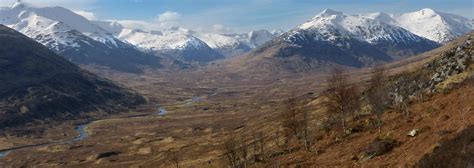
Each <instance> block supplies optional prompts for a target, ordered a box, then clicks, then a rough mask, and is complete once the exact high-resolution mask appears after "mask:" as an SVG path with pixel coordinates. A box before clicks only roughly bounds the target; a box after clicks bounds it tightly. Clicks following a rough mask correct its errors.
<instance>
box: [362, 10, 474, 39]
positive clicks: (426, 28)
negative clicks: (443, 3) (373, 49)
mask: <svg viewBox="0 0 474 168" xmlns="http://www.w3.org/2000/svg"><path fill="white" fill-rule="evenodd" d="M361 16H364V17H367V18H371V19H376V20H379V21H381V22H384V23H387V24H391V25H395V26H399V27H403V28H405V29H407V30H409V31H410V32H412V33H414V34H416V35H418V36H421V37H425V38H427V39H430V40H432V41H436V42H438V43H441V44H444V43H447V42H449V41H451V40H454V39H456V38H458V37H460V36H462V35H464V34H466V33H468V32H470V31H472V30H473V28H474V27H473V20H470V19H467V18H464V17H462V16H458V15H453V14H448V13H443V12H438V11H435V10H433V9H429V8H425V9H421V10H419V11H415V12H410V13H403V14H386V13H369V14H363V15H361Z"/></svg>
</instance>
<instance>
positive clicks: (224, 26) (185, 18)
mask: <svg viewBox="0 0 474 168" xmlns="http://www.w3.org/2000/svg"><path fill="white" fill-rule="evenodd" d="M15 2H16V0H0V4H1V5H0V6H3V7H9V6H11V5H12V4H13V3H15ZM22 2H26V3H28V4H32V5H34V6H39V7H45V6H61V7H65V8H67V9H70V10H72V11H74V12H76V13H78V14H80V15H82V16H84V17H86V18H87V19H89V20H107V21H117V22H119V23H121V24H122V25H124V26H125V27H128V28H134V29H142V30H147V31H150V30H160V29H165V28H170V27H183V28H187V29H192V30H196V31H201V32H206V31H207V32H213V33H244V32H249V31H252V30H261V29H266V30H277V29H280V30H283V31H288V30H290V29H292V28H294V27H296V26H297V25H299V24H301V23H303V22H305V21H307V20H309V19H311V18H312V17H313V16H315V15H317V14H318V13H320V12H321V11H323V10H324V9H332V10H335V11H341V12H343V13H345V14H349V15H354V14H364V13H374V12H382V13H390V14H397V13H407V12H414V11H418V10H421V9H424V8H430V9H433V10H436V11H439V12H443V13H450V14H455V15H459V16H463V17H466V18H468V19H473V17H474V13H473V12H472V6H473V5H472V3H473V1H469V0H456V3H450V4H446V3H443V2H444V1H443V0H436V1H429V2H427V1H421V2H412V3H410V2H407V1H400V2H395V1H393V0H380V1H377V2H375V3H374V2H368V1H361V2H359V3H357V4H351V5H348V4H347V2H343V1H341V0H336V1H331V2H329V1H327V0H317V1H307V0H296V1H291V0H278V1H271V0H245V1H244V2H242V3H237V1H234V0H231V1H228V2H219V1H214V0H203V1H202V3H192V2H191V1H190V0H181V1H174V2H167V1H162V0H160V1H149V0H119V1H114V2H112V1H109V0H101V1H98V0H83V1H80V2H78V1H71V0H43V1H39V0H23V1H22ZM238 2H241V1H238ZM465 3H471V6H470V7H466V5H462V4H465ZM190 4H192V6H193V7H189V6H190ZM269 6H270V7H269ZM362 6H364V7H362ZM125 10H126V11H129V12H126V13H125V12H123V11H125ZM209 18H212V19H209Z"/></svg>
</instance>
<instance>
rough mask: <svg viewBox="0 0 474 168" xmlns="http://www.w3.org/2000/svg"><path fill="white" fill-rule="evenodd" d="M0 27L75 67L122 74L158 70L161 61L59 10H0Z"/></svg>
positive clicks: (15, 7) (16, 7)
mask: <svg viewBox="0 0 474 168" xmlns="http://www.w3.org/2000/svg"><path fill="white" fill-rule="evenodd" d="M0 24H3V25H6V26H8V27H11V28H13V29H15V30H17V31H19V32H21V33H23V34H25V35H27V36H28V37H30V38H32V39H35V40H36V41H38V42H40V43H41V44H43V45H45V46H47V47H48V48H50V49H51V50H53V51H55V52H56V53H58V54H60V55H62V56H64V57H66V58H67V59H68V60H70V61H72V62H74V63H77V64H95V65H100V66H106V67H110V68H112V69H115V70H120V71H126V72H140V71H141V68H140V67H142V66H148V67H152V68H158V67H161V64H160V61H161V58H159V57H156V56H154V55H151V54H146V53H144V52H142V51H140V50H138V49H137V48H136V47H135V46H133V45H131V44H129V43H126V42H123V41H122V40H119V39H117V38H116V37H114V36H113V35H112V34H111V33H109V32H107V31H106V30H104V29H102V28H101V27H99V26H98V25H96V24H94V23H92V22H91V21H89V20H87V19H86V18H84V17H82V16H80V15H77V14H76V13H74V12H72V11H70V10H68V9H65V8H62V7H45V8H37V7H32V6H29V5H28V4H25V3H15V4H14V5H13V6H12V7H7V8H0Z"/></svg>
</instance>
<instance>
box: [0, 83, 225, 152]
mask: <svg viewBox="0 0 474 168" xmlns="http://www.w3.org/2000/svg"><path fill="white" fill-rule="evenodd" d="M216 94H217V92H214V93H212V94H209V95H206V96H196V97H193V98H192V99H188V100H186V101H184V105H186V106H190V105H192V104H194V103H196V102H199V101H202V100H203V99H205V98H206V97H209V96H214V95H216ZM167 113H168V111H167V110H166V109H165V108H164V107H163V106H160V105H158V104H157V105H156V113H152V114H142V115H135V116H128V117H123V118H138V117H147V116H150V115H153V114H156V115H158V116H164V115H166V114H167ZM96 121H100V120H95V121H91V122H88V123H86V124H81V125H78V126H76V127H75V128H74V130H75V131H76V132H78V133H79V135H78V136H76V137H74V138H72V139H66V140H58V141H53V142H45V143H40V144H33V145H24V146H18V147H13V148H8V149H2V150H0V158H2V157H5V156H7V155H8V153H10V152H12V151H15V150H19V149H25V148H32V147H39V146H46V145H53V144H66V143H72V142H76V141H82V140H84V139H86V138H87V137H89V133H87V131H86V130H87V127H88V126H89V125H90V124H91V123H93V122H96Z"/></svg>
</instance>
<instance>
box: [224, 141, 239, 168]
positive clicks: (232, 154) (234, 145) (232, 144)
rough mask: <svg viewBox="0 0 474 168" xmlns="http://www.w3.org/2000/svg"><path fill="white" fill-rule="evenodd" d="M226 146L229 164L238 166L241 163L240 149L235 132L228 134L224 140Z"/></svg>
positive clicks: (235, 167) (234, 166) (234, 167)
mask: <svg viewBox="0 0 474 168" xmlns="http://www.w3.org/2000/svg"><path fill="white" fill-rule="evenodd" d="M224 148H225V155H226V158H227V161H228V162H229V166H230V167H233V168H237V167H238V165H239V164H238V161H239V151H238V142H237V140H236V139H235V134H234V133H233V132H232V133H231V134H230V135H228V136H227V138H226V139H225V140H224Z"/></svg>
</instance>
